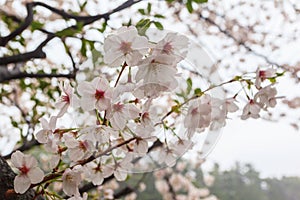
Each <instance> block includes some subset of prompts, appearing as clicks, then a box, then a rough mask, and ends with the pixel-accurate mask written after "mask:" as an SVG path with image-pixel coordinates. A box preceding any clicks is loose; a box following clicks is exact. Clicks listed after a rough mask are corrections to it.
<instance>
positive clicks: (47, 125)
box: [35, 116, 57, 143]
mask: <svg viewBox="0 0 300 200" xmlns="http://www.w3.org/2000/svg"><path fill="white" fill-rule="evenodd" d="M39 121H40V122H41V124H42V130H40V131H38V132H37V133H36V135H35V138H36V139H37V141H38V142H39V143H47V142H48V138H49V134H52V133H53V132H54V131H55V127H56V121H57V116H52V117H50V120H49V122H48V121H47V120H46V119H45V118H40V120H39Z"/></svg>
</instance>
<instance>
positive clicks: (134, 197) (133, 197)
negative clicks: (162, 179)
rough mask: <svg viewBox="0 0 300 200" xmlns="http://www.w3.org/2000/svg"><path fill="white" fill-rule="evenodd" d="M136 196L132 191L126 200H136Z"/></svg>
mask: <svg viewBox="0 0 300 200" xmlns="http://www.w3.org/2000/svg"><path fill="white" fill-rule="evenodd" d="M136 198H137V195H136V193H134V192H132V193H131V194H129V195H127V196H126V197H125V199H124V200H135V199H136Z"/></svg>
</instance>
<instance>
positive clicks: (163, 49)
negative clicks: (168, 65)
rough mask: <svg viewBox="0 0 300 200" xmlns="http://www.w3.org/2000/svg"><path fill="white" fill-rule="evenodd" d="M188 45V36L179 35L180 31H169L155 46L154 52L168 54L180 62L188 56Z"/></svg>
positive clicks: (155, 53)
mask: <svg viewBox="0 0 300 200" xmlns="http://www.w3.org/2000/svg"><path fill="white" fill-rule="evenodd" d="M187 47H188V38H187V37H185V36H183V35H179V34H178V33H167V35H166V36H165V37H164V38H163V39H162V40H160V41H159V42H158V43H157V44H156V46H155V47H153V54H154V55H160V54H166V55H169V56H170V57H172V58H173V59H175V60H176V62H179V61H181V60H183V59H184V58H185V57H186V54H187V50H188V49H187Z"/></svg>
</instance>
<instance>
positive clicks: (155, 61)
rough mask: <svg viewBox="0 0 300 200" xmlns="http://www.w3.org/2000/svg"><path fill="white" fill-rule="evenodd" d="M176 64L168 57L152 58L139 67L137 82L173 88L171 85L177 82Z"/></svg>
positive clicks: (145, 60) (158, 56)
mask: <svg viewBox="0 0 300 200" xmlns="http://www.w3.org/2000/svg"><path fill="white" fill-rule="evenodd" d="M175 64H176V62H175V61H174V59H173V58H172V57H170V56H167V55H157V56H150V57H148V58H146V59H144V60H143V61H142V62H141V63H140V64H139V65H138V71H137V73H136V76H135V80H136V81H140V80H143V81H144V83H155V84H162V85H163V86H167V87H168V86H171V85H172V84H171V83H175V82H177V81H176V79H175V78H174V76H175V74H176V73H177V69H176V67H175Z"/></svg>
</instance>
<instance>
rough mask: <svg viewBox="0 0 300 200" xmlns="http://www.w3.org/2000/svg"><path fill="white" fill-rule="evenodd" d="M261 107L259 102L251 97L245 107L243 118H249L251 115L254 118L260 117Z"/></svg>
mask: <svg viewBox="0 0 300 200" xmlns="http://www.w3.org/2000/svg"><path fill="white" fill-rule="evenodd" d="M260 109H261V107H260V106H259V104H258V103H256V102H255V101H254V100H253V99H250V100H249V102H248V103H247V104H246V106H245V107H244V109H243V114H242V116H241V119H243V120H245V119H248V118H249V117H252V118H254V119H257V118H259V112H260Z"/></svg>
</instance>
